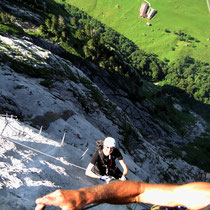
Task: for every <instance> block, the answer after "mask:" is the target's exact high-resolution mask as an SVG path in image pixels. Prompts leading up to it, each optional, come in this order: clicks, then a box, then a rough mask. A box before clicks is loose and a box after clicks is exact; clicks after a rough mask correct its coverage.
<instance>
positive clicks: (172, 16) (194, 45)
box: [56, 0, 210, 62]
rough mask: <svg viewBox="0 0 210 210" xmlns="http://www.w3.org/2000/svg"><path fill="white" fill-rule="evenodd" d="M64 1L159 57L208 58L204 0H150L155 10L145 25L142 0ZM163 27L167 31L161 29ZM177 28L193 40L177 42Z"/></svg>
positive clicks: (208, 17)
mask: <svg viewBox="0 0 210 210" xmlns="http://www.w3.org/2000/svg"><path fill="white" fill-rule="evenodd" d="M56 2H59V3H62V2H63V1H62V0H56ZM65 2H66V3H70V4H72V5H74V6H76V7H78V8H80V9H82V10H84V11H85V12H87V13H88V14H89V15H91V16H93V17H94V18H96V19H98V20H100V21H101V22H102V23H105V24H106V25H107V26H110V27H112V28H113V29H115V30H117V31H118V32H119V33H121V34H123V35H125V36H126V37H127V38H129V39H130V40H132V41H134V42H135V43H136V45H138V46H139V48H141V49H143V50H145V51H146V52H148V53H154V54H157V55H158V56H159V58H160V59H164V58H167V59H169V60H170V61H174V60H176V59H177V58H179V57H180V56H185V55H189V56H192V57H193V58H196V59H198V60H201V61H205V62H209V61H210V59H209V55H210V41H208V39H209V38H210V12H209V11H208V8H207V4H206V1H204V0H203V1H198V0H185V1H182V0H162V1H157V0H150V3H151V7H152V8H155V9H156V10H157V11H158V13H157V14H156V16H155V17H154V18H153V19H152V20H150V23H151V24H152V26H146V22H147V21H148V20H147V19H142V18H139V8H140V5H141V3H142V2H143V0H136V1H130V0H106V1H104V0H88V1H85V2H84V1H83V0H66V1H65ZM166 29H167V30H168V31H170V32H169V33H167V32H165V31H166ZM179 30H181V31H182V32H184V33H185V34H187V35H190V36H191V37H193V38H195V39H194V40H191V41H190V42H186V41H180V40H179V36H178V35H176V34H174V32H175V31H179Z"/></svg>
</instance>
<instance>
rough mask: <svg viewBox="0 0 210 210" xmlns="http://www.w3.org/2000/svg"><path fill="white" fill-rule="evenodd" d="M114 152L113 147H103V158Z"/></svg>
mask: <svg viewBox="0 0 210 210" xmlns="http://www.w3.org/2000/svg"><path fill="white" fill-rule="evenodd" d="M113 150H114V147H107V146H104V147H103V153H104V155H105V156H109V155H110V154H111V153H112V152H113Z"/></svg>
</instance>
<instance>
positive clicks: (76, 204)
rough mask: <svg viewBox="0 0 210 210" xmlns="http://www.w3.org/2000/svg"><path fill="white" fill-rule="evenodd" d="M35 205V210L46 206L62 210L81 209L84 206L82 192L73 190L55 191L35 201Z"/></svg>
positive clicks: (40, 209) (41, 209)
mask: <svg viewBox="0 0 210 210" xmlns="http://www.w3.org/2000/svg"><path fill="white" fill-rule="evenodd" d="M36 204H37V206H36V208H35V210H43V209H44V208H45V206H46V205H53V206H57V207H60V208H61V209H62V210H72V209H82V207H84V205H85V204H84V201H83V200H82V192H80V191H75V190H56V191H54V192H52V193H50V194H48V195H46V196H44V197H41V198H38V199H36Z"/></svg>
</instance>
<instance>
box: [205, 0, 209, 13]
mask: <svg viewBox="0 0 210 210" xmlns="http://www.w3.org/2000/svg"><path fill="white" fill-rule="evenodd" d="M206 3H207V6H208V9H209V12H210V3H209V0H206Z"/></svg>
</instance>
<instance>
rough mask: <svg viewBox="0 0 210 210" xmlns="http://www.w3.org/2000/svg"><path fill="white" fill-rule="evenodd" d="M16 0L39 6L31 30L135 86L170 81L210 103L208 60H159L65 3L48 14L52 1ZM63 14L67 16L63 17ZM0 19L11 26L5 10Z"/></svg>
mask: <svg viewBox="0 0 210 210" xmlns="http://www.w3.org/2000/svg"><path fill="white" fill-rule="evenodd" d="M18 2H21V3H24V4H25V6H28V7H32V8H34V9H36V10H39V11H40V12H41V14H42V15H43V17H44V19H45V21H44V23H43V24H41V25H37V27H38V29H39V30H37V31H33V34H35V35H36V36H42V37H45V38H48V39H51V40H52V41H54V42H56V43H59V45H60V46H62V47H63V48H64V49H65V50H66V51H68V52H69V53H71V54H74V55H76V56H79V57H81V58H85V59H88V60H90V61H92V62H94V63H95V64H97V65H98V66H99V67H101V69H107V70H109V71H113V72H117V73H119V74H121V75H124V76H126V77H129V78H135V80H137V83H138V84H139V86H141V85H142V83H143V80H147V81H150V82H153V83H155V84H158V85H161V86H164V85H170V86H172V87H177V88H179V89H181V90H184V91H186V93H187V94H188V95H189V96H190V97H192V98H194V99H195V100H197V101H200V102H203V103H205V104H210V67H209V63H202V62H200V61H198V60H195V59H193V58H191V57H189V56H186V57H182V58H181V59H179V60H176V62H173V63H169V61H168V60H167V59H165V60H163V61H162V60H160V59H158V57H157V55H155V54H148V53H146V52H144V50H143V49H139V48H138V47H137V46H136V45H135V44H134V43H133V42H132V41H130V40H129V39H127V38H126V37H124V36H123V35H121V34H119V33H117V32H116V31H115V30H113V29H111V28H109V27H107V26H106V25H104V24H102V23H101V22H99V21H97V20H96V19H94V18H92V17H90V16H89V15H88V14H86V13H85V12H84V11H81V10H79V9H78V8H76V7H74V6H71V5H69V4H63V5H62V6H61V8H60V9H58V10H57V11H56V10H55V9H54V13H53V14H51V13H49V12H48V9H49V11H50V12H52V11H53V10H52V7H53V4H52V3H50V2H49V1H45V2H44V3H43V1H41V0H36V1H32V0H18ZM51 4H52V5H51ZM67 14H69V15H70V16H71V19H69V18H67ZM0 23H1V25H7V27H8V28H10V29H11V28H13V30H14V24H13V18H12V16H10V15H9V14H5V13H1V16H0ZM12 24H13V26H12ZM28 33H32V32H31V31H29V32H28ZM177 36H180V40H182V39H183V38H185V39H192V37H190V38H189V37H186V36H185V34H183V33H181V32H180V33H177ZM174 90H175V89H174ZM170 91H171V90H170Z"/></svg>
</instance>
